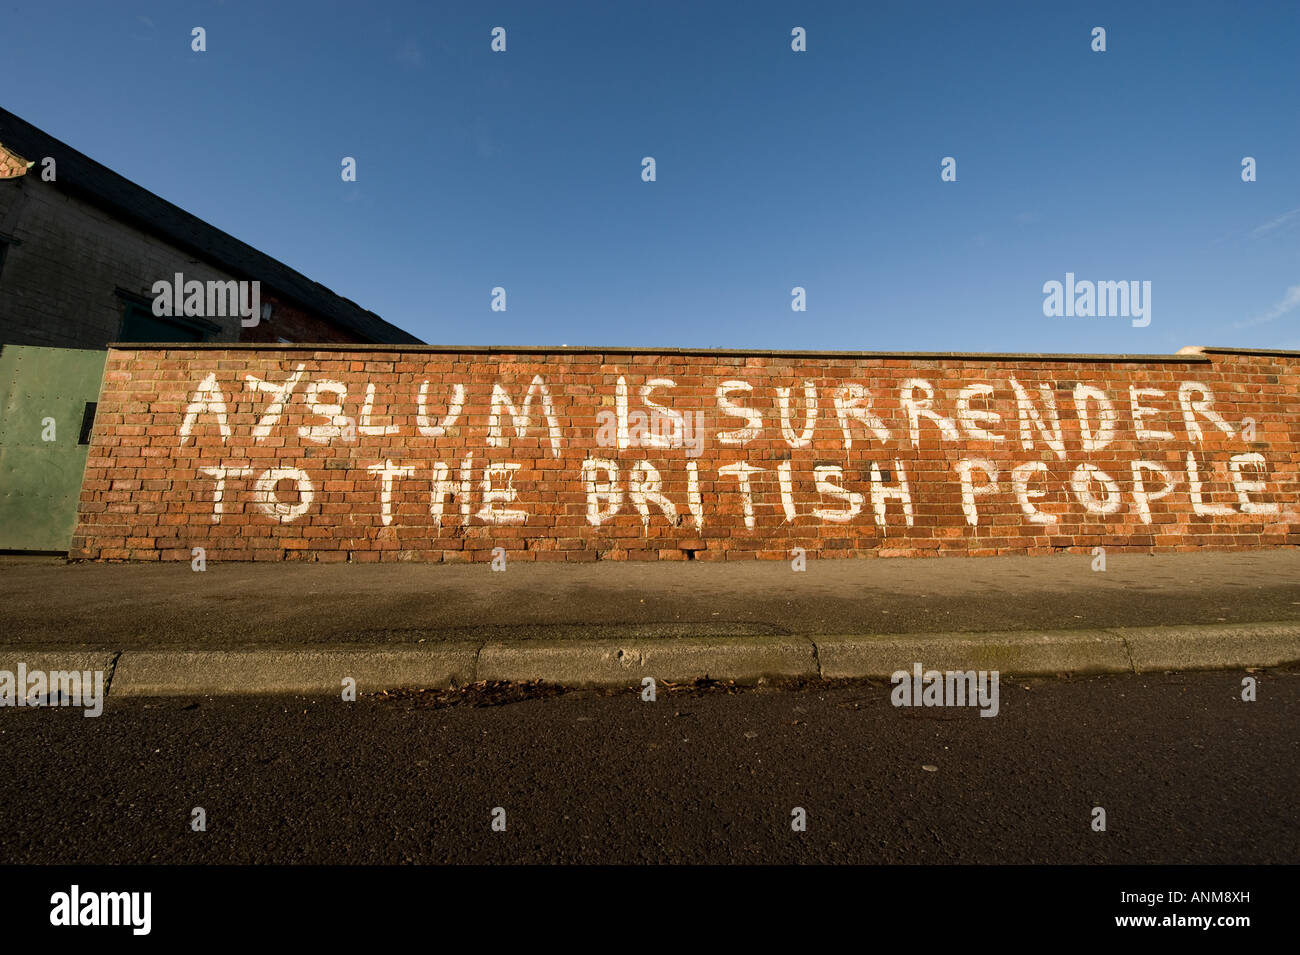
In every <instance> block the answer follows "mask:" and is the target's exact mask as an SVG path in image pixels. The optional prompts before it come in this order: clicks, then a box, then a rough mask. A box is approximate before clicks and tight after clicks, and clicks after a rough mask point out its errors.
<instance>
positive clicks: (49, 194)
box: [0, 109, 420, 350]
mask: <svg viewBox="0 0 1300 955" xmlns="http://www.w3.org/2000/svg"><path fill="white" fill-rule="evenodd" d="M177 275H182V276H183V277H184V280H185V281H186V282H199V283H203V285H204V287H205V289H206V290H207V295H206V297H205V299H204V300H203V302H202V303H199V300H198V299H195V300H194V303H195V307H192V308H181V309H179V311H180V312H182V313H183V314H173V315H163V316H160V315H157V314H155V311H156V310H155V308H154V303H155V298H156V293H155V286H156V283H158V282H160V281H165V282H169V283H171V282H174V281H175V277H176V276H177ZM254 282H257V283H260V285H259V286H258V287H257V289H256V291H257V295H256V297H255V298H254V296H253V294H252V290H253V286H252V283H254ZM230 283H246V284H245V285H243V286H237V285H232V284H230ZM214 288H215V289H216V290H217V292H218V294H217V295H216V297H215V300H214V296H213V294H212V290H213V289H214ZM238 289H242V290H243V291H244V293H246V294H245V298H244V302H245V304H250V305H251V304H252V302H253V301H256V302H257V305H258V308H257V311H258V313H259V314H257V315H256V316H255V317H253V318H241V316H240V314H239V313H238V312H237V311H236V310H235V309H234V308H226V307H223V305H225V304H227V303H228V301H229V302H233V301H234V299H233V298H229V299H227V296H226V295H225V294H224V293H226V292H231V293H234V292H236V291H237V290H238ZM214 305H215V307H211V306H214ZM159 310H164V311H166V310H168V309H159ZM170 311H177V310H176V309H170ZM187 341H193V342H220V341H241V342H265V343H268V344H269V343H275V342H321V343H374V344H386V345H402V344H420V340H419V339H418V338H416V337H415V336H413V335H411V334H409V333H407V332H404V331H402V330H401V329H400V328H397V327H396V326H394V325H391V324H389V323H388V322H386V321H384V320H383V319H382V318H380V317H379V316H378V315H375V314H374V313H373V312H369V311H366V310H365V309H363V308H361V307H360V306H359V305H357V304H356V303H355V302H351V301H349V300H347V299H345V298H343V297H341V296H339V295H335V294H334V293H333V292H331V291H330V290H329V289H327V288H325V287H324V286H323V285H320V284H319V283H317V282H313V281H312V280H311V279H309V278H307V277H306V276H304V275H302V274H300V273H299V272H296V271H294V270H293V269H291V268H290V267H289V266H287V265H285V264H284V263H282V262H278V261H276V260H275V259H273V258H271V257H270V256H269V255H265V254H263V253H261V252H259V251H257V250H256V249H254V248H252V247H251V246H249V245H247V244H245V243H243V242H241V241H239V240H238V239H236V238H235V237H234V236H231V235H229V234H227V233H225V232H223V231H221V230H220V229H218V228H215V227H214V226H211V225H209V224H208V223H206V222H204V221H202V220H201V219H199V218H197V217H195V216H193V215H190V214H189V213H188V212H185V211H184V210H183V209H180V208H178V207H176V206H174V205H172V204H171V203H170V202H167V201H166V200H164V199H161V198H159V197H158V196H156V195H154V194H153V193H151V192H149V191H148V190H147V189H144V188H142V187H140V186H137V185H136V184H135V183H133V182H131V181H129V180H127V179H125V178H123V177H122V176H120V175H118V174H117V173H115V172H113V171H112V170H111V169H108V168H106V167H105V166H102V165H100V164H99V163H97V162H95V161H94V160H93V159H90V158H89V157H87V156H85V155H83V154H82V153H80V152H78V151H77V150H75V149H73V148H72V147H70V146H68V145H66V144H65V143H62V142H60V141H59V140H57V139H55V138H54V137H52V136H50V135H48V134H46V133H44V132H42V131H41V130H39V129H37V128H36V127H35V126H33V125H31V124H30V123H27V122H25V121H23V120H22V119H20V118H18V117H17V116H15V115H13V114H12V113H10V112H8V111H6V110H4V109H0V345H34V346H50V347H58V348H81V349H97V350H98V349H104V348H106V347H107V345H108V344H109V343H110V342H187Z"/></svg>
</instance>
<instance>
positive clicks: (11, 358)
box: [0, 345, 108, 553]
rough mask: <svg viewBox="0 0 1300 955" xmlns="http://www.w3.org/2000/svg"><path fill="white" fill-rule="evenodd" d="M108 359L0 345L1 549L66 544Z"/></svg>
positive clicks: (69, 539)
mask: <svg viewBox="0 0 1300 955" xmlns="http://www.w3.org/2000/svg"><path fill="white" fill-rule="evenodd" d="M107 357H108V353H107V352H104V351H83V350H80V349H75V348H34V347H30V346H26V345H3V346H0V550H31V551H62V552H64V553H66V552H67V550H68V548H69V546H70V545H71V543H72V533H73V531H74V530H75V529H76V524H77V500H78V498H79V497H80V495H81V479H82V476H83V474H84V473H85V470H86V451H87V448H88V445H89V444H90V427H91V424H92V423H93V422H94V419H95V402H96V400H97V399H98V398H99V385H100V381H101V380H102V379H103V376H104V361H105V359H106V358H107Z"/></svg>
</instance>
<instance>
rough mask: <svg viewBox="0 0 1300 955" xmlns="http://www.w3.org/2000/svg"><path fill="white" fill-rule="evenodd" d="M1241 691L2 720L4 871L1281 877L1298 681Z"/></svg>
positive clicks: (528, 703)
mask: <svg viewBox="0 0 1300 955" xmlns="http://www.w3.org/2000/svg"><path fill="white" fill-rule="evenodd" d="M1244 675H1245V674H1243V673H1240V672H1227V671H1223V672H1203V673H1188V674H1164V675H1157V676H1150V675H1147V676H1118V677H1098V678H1087V679H1063V680H1033V681H1015V682H1014V683H1007V684H1004V685H1002V687H1001V692H1000V712H999V715H998V716H997V717H995V718H984V717H980V716H979V715H978V711H977V710H974V709H956V708H949V709H939V708H930V709H924V708H922V709H904V708H896V707H893V706H891V705H890V702H889V687H888V686H886V685H882V684H875V685H872V684H867V683H856V684H819V685H813V686H804V687H802V688H789V687H780V688H779V687H759V688H757V689H749V690H735V689H711V690H699V689H681V690H677V691H671V692H670V691H668V690H667V689H666V688H663V687H661V688H660V694H659V697H658V699H657V700H656V701H655V702H653V703H650V702H643V701H642V700H641V699H640V697H639V695H638V694H636V693H633V692H627V691H620V692H618V693H601V692H596V691H579V692H569V693H563V694H560V693H532V694H529V693H525V692H523V691H520V690H518V689H506V690H497V691H493V692H480V693H475V692H461V693H454V692H447V693H442V694H432V693H426V694H404V695H395V696H391V697H388V698H383V699H377V698H370V697H363V698H362V699H361V700H360V701H358V702H355V703H343V702H341V701H337V700H324V699H318V700H305V699H260V700H258V699H243V698H229V697H227V698H217V699H202V700H165V701H161V700H160V701H143V700H139V701H130V700H123V701H116V702H113V701H110V703H109V705H108V708H107V709H106V711H105V713H104V715H103V716H101V717H99V718H96V719H87V718H84V717H83V716H82V715H81V714H80V712H79V711H75V710H69V709H63V710H53V709H0V751H2V752H3V753H4V760H5V773H4V774H3V782H0V833H3V838H0V861H3V862H4V863H51V862H57V863H73V864H86V863H140V862H180V863H199V862H205V863H232V862H333V863H369V862H426V863H432V862H439V863H440V862H497V863H514V862H608V863H634V862H649V863H657V862H706V861H707V862H882V863H883V862H889V863H947V862H978V863H1062V862H1073V863H1193V862H1195V863H1226V862H1241V863H1296V862H1300V822H1298V819H1300V813H1297V803H1298V802H1300V734H1297V732H1296V728H1297V726H1300V671H1271V672H1266V673H1259V674H1256V676H1257V678H1258V680H1259V691H1258V692H1259V699H1258V701H1256V702H1252V703H1246V702H1243V701H1242V700H1241V699H1240V688H1241V681H1242V678H1243V676H1244ZM475 704H477V705H475ZM926 766H930V767H933V770H932V771H931V770H927V769H926V768H925V767H926ZM196 806H201V807H203V808H204V809H205V810H206V813H207V822H208V829H207V831H206V832H194V831H191V829H190V821H191V818H192V817H191V811H192V809H193V807H196ZM1096 806H1100V807H1103V808H1104V809H1105V811H1106V813H1107V831H1105V832H1094V831H1093V830H1092V828H1091V825H1090V824H1091V822H1092V818H1093V816H1092V810H1093V807H1096ZM494 807H502V808H504V809H505V819H506V829H505V831H503V832H496V831H493V830H492V827H491V820H492V815H491V814H492V810H493V808H494ZM795 807H802V808H803V809H805V810H806V813H807V831H805V832H794V831H792V829H791V819H792V816H791V812H792V809H794V808H795Z"/></svg>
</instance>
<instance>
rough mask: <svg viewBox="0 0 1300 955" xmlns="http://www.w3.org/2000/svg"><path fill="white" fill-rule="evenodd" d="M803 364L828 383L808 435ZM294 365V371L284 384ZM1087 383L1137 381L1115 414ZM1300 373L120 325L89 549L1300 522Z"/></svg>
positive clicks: (696, 540) (1036, 544) (97, 457)
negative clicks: (121, 340) (232, 339)
mask: <svg viewBox="0 0 1300 955" xmlns="http://www.w3.org/2000/svg"><path fill="white" fill-rule="evenodd" d="M247 376H253V377H254V378H255V379H256V380H257V381H256V382H250V381H248V380H247ZM535 376H540V379H541V381H542V382H543V383H544V386H545V390H546V393H547V396H549V399H550V403H551V416H550V418H549V419H548V417H547V415H546V409H545V400H544V396H543V394H542V390H541V388H536V389H534V392H533V397H532V400H531V402H530V405H529V408H528V417H529V421H528V422H527V425H526V426H525V422H524V421H523V420H522V415H523V407H522V406H523V400H524V396H525V393H526V392H527V391H528V389H529V387H530V384H531V383H532V382H534V379H535ZM327 379H328V380H329V381H333V382H338V383H340V384H341V386H343V387H344V388H346V394H345V395H343V396H341V405H342V407H341V409H331V408H328V407H320V405H321V403H328V402H332V401H333V400H334V398H335V397H339V396H337V395H336V393H335V392H333V391H330V390H328V388H325V389H322V387H321V385H322V383H323V382H324V381H325V380H327ZM652 379H667V380H670V381H672V382H673V383H674V385H673V386H671V387H670V386H668V385H666V384H663V383H661V384H659V385H658V386H657V387H655V388H654V389H653V390H652V392H651V393H650V395H649V400H650V401H651V402H654V403H656V404H658V405H660V406H663V407H666V408H669V409H671V410H673V411H675V412H677V413H679V414H680V413H682V412H688V413H689V414H688V415H686V416H684V417H683V419H682V420H683V422H684V423H689V424H690V425H693V426H694V428H693V430H691V431H690V432H689V433H687V432H685V431H680V432H678V433H677V434H676V435H674V433H673V432H672V431H671V430H670V429H668V428H667V427H663V428H661V430H660V439H661V441H663V442H664V443H668V444H671V443H672V442H673V441H674V440H675V439H676V438H681V437H683V435H684V436H685V440H679V441H678V444H679V445H682V446H668V447H660V446H650V447H647V446H644V440H645V439H644V436H643V434H642V433H641V429H640V428H639V425H640V424H642V423H643V420H644V419H643V418H642V417H640V416H638V412H639V411H640V412H644V411H645V410H646V409H647V404H646V402H645V400H643V397H642V388H643V386H645V385H646V384H647V382H648V381H650V380H652ZM1013 380H1014V381H1015V382H1017V383H1019V384H1020V386H1021V388H1022V392H1023V394H1022V395H1021V396H1018V395H1017V393H1016V390H1015V386H1014V385H1013V384H1012V382H1013ZM620 381H622V382H623V383H624V385H625V393H626V401H625V402H624V401H623V400H622V399H621V398H620V393H621V392H622V391H623V389H621V388H620ZM805 381H807V382H810V383H811V385H810V387H811V388H812V389H813V390H814V392H815V394H816V398H817V411H816V415H815V417H814V418H813V419H812V429H811V431H810V432H809V433H808V434H807V436H806V438H807V439H806V440H805V435H804V434H803V432H804V430H805V423H806V420H805V412H806V410H807V405H806V402H805V385H804V382H805ZM205 382H206V384H205ZM257 382H261V383H262V384H261V385H259V384H258V383H257ZM426 382H427V398H426V407H425V415H424V418H423V419H421V417H420V411H419V401H418V397H419V393H420V390H421V387H422V384H423V383H426ZM727 382H732V383H733V384H731V385H726V384H724V383H727ZM497 386H499V391H498V394H497V402H496V408H495V411H496V415H495V417H494V398H493V395H494V388H497ZM1080 386H1082V387H1083V388H1084V389H1085V390H1084V391H1082V392H1076V388H1078V387H1080ZM276 388H288V391H287V392H286V393H285V394H286V395H287V397H286V399H285V400H284V401H283V402H282V403H281V406H280V407H279V408H278V409H277V408H276V407H275V405H276V403H277V399H278V398H279V397H280V394H279V393H277V392H276V391H274V390H272V389H276ZM313 388H314V389H315V390H316V396H315V401H316V403H317V405H318V407H315V408H313V407H312V406H311V405H310V403H309V398H311V394H310V390H311V389H313ZM782 388H784V389H789V400H788V408H789V414H788V417H789V419H790V420H789V422H788V423H787V428H786V429H783V426H782V419H781V413H780V401H779V394H780V392H779V389H782ZM855 388H856V389H857V391H856V392H854V391H852V389H855ZM1088 388H1092V389H1097V390H1098V391H1100V392H1101V393H1102V395H1103V396H1104V398H1105V399H1106V401H1107V402H1109V404H1110V406H1111V409H1110V411H1109V412H1108V413H1107V414H1108V415H1109V417H1110V421H1111V424H1110V429H1111V430H1109V431H1106V430H1105V429H1104V427H1103V426H1102V425H1101V423H1100V421H1101V419H1102V418H1103V417H1105V416H1106V415H1103V414H1102V412H1101V411H1100V410H1099V408H1100V407H1101V406H1102V405H1103V404H1104V403H1105V402H1102V401H1099V400H1097V399H1096V398H1095V397H1094V398H1089V394H1091V393H1090V392H1088V391H1087V390H1086V389H1088ZM1202 388H1203V389H1204V391H1202ZM459 389H463V392H464V401H463V406H462V407H461V408H460V409H459V414H458V415H457V416H455V417H454V418H452V417H450V412H451V411H453V410H455V409H451V408H449V407H448V406H449V401H450V399H452V398H453V396H454V395H455V393H456V391H457V390H459ZM720 389H722V390H723V394H722V395H721V397H720V396H719V390H720ZM1043 389H1046V392H1047V394H1048V395H1050V398H1051V401H1052V403H1054V405H1055V409H1056V415H1057V416H1059V440H1057V438H1056V434H1055V432H1056V423H1055V422H1056V418H1055V417H1053V415H1052V413H1051V411H1050V409H1049V407H1048V400H1047V396H1045V395H1044V392H1043ZM1131 389H1153V392H1142V391H1138V392H1137V393H1136V404H1137V405H1138V406H1139V407H1138V412H1137V414H1136V416H1135V413H1134V409H1133V404H1134V400H1133V399H1134V397H1135V395H1134V393H1133V392H1132V391H1131ZM1180 389H1182V393H1181V397H1180ZM931 390H932V393H933V394H932V397H931V396H930V391H931ZM963 391H964V392H965V401H964V406H965V408H966V411H965V412H963V411H962V410H961V407H962V405H963V401H962V399H963ZM368 392H370V393H372V396H371V398H370V399H369V400H368V399H367V394H368ZM1154 392H1159V393H1158V394H1157V393H1154ZM837 393H838V397H839V401H838V404H837V400H836V398H837ZM1076 395H1078V396H1079V397H1080V400H1081V402H1082V407H1083V409H1084V411H1083V413H1082V415H1081V413H1080V411H1079V407H1078V405H1077V404H1076ZM1298 395H1300V356H1297V355H1295V354H1294V353H1292V354H1289V355H1288V354H1273V355H1263V354H1244V353H1231V354H1226V353H1225V354H1218V353H1216V354H1211V355H1208V356H1204V357H1202V356H1179V357H1177V358H1174V359H1163V358H1146V359H1137V360H1124V359H1118V358H1114V357H1110V358H1107V357H1104V356H1103V357H1096V356H1067V357H1065V358H1056V357H1043V356H1028V357H1026V356H1021V357H1006V356H975V355H971V356H957V357H936V356H919V357H909V356H901V355H900V356H886V355H845V354H826V355H816V354H803V355H784V356H782V355H770V354H749V355H739V356H731V355H726V354H723V353H707V354H673V353H662V354H656V353H636V354H631V353H616V352H604V353H587V352H578V351H572V350H561V351H551V352H546V353H524V352H515V353H504V352H503V353H495V352H493V353H488V352H450V351H440V350H437V349H410V348H407V349H399V348H371V349H364V348H358V349H355V350H353V349H347V350H328V349H321V350H312V349H295V348H282V349H276V348H269V347H268V348H257V349H249V348H230V347H224V348H223V347H219V346H214V347H212V348H175V349H166V350H163V349H138V350H125V349H122V350H113V351H111V352H110V354H109V357H108V364H107V368H106V372H105V381H104V387H103V393H102V395H101V398H100V403H99V414H98V417H97V420H96V422H95V431H94V437H93V440H92V446H91V449H90V455H89V459H88V462H87V468H86V477H85V485H84V488H83V491H82V498H81V506H80V520H79V526H78V529H77V532H76V537H75V539H74V542H73V549H72V555H73V556H74V557H90V558H100V559H133V560H157V559H163V560H189V559H190V557H191V549H192V548H194V547H202V548H204V549H205V551H206V555H207V558H208V559H209V560H220V559H235V560H249V559H256V560H263V559H265V560H281V559H307V560H312V559H318V560H348V559H350V560H358V561H375V560H490V559H491V558H492V555H493V551H494V549H495V548H498V547H500V548H504V552H505V553H506V555H507V556H508V558H509V559H511V560H518V559H524V560H532V559H538V560H595V559H602V558H603V559H651V560H653V559H686V558H688V557H696V558H699V559H724V558H725V559H737V558H755V557H758V558H784V559H790V558H791V556H792V555H793V553H794V551H793V549H794V548H803V549H804V551H805V552H806V554H807V556H808V557H809V558H810V559H811V558H815V557H855V556H873V555H878V556H929V555H945V554H973V555H985V554H1002V553H1029V554H1047V553H1052V552H1056V551H1062V550H1068V551H1075V552H1088V551H1090V550H1091V549H1092V548H1094V547H1098V546H1101V547H1105V548H1107V549H1112V548H1113V549H1115V550H1121V551H1156V550H1188V549H1196V548H1247V547H1266V546H1283V545H1289V546H1295V545H1297V544H1300V479H1298V477H1297V471H1298V470H1300V398H1298V397H1297V396H1298ZM506 398H508V400H509V401H510V402H513V404H514V405H515V406H516V409H517V410H518V411H519V412H520V420H519V421H518V422H516V421H515V420H514V419H513V418H512V416H511V411H510V409H509V408H508V407H506V404H505V401H504V399H506ZM222 404H224V412H225V413H224V416H223V415H222V414H220V413H219V412H220V411H221V410H222V409H221V407H220V406H221V405H222ZM367 404H369V408H368V409H367V408H366V405H367ZM737 406H738V407H739V408H745V409H750V411H748V412H746V411H742V410H738V407H737ZM620 408H625V409H626V414H625V415H622V414H620ZM868 408H869V410H868ZM1142 408H1149V409H1151V410H1150V411H1149V412H1147V413H1144V412H1143V411H1142V410H1141V409H1142ZM367 411H368V413H367ZM1035 414H1036V415H1037V416H1038V419H1039V421H1040V422H1041V427H1040V426H1039V425H1038V424H1035V423H1034V420H1033V416H1034V415H1035ZM872 415H874V416H875V419H873V418H872V417H871V416H872ZM620 418H622V420H623V421H624V422H625V426H624V428H623V433H624V434H625V436H626V440H625V441H623V442H620V440H619V433H620V428H619V420H620ZM751 419H753V420H751ZM187 423H188V426H187ZM602 423H603V425H604V426H603V428H602ZM516 424H518V425H519V426H522V427H524V434H523V435H522V436H520V435H519V434H518V433H517V431H516ZM660 424H661V425H662V424H664V419H662V418H661V419H660ZM494 426H495V430H494ZM1252 427H1253V434H1251V433H1250V432H1251V428H1252ZM747 428H748V429H750V430H748V431H746V429H747ZM846 428H847V440H846V430H845V429H846ZM914 428H915V431H914ZM1139 428H1141V429H1142V430H1144V431H1145V432H1146V433H1140V431H1139ZM390 429H391V430H390ZM981 430H982V431H983V432H985V433H984V434H981V433H980V432H981ZM1045 431H1046V432H1047V434H1045V433H1044V432H1045ZM787 432H788V433H787ZM1161 432H1164V433H1166V434H1164V435H1162V434H1160V433H1161ZM1229 432H1230V433H1229ZM1090 433H1091V435H1092V438H1093V442H1092V444H1091V445H1090V444H1089V443H1088V440H1087V439H1088V437H1089V434H1090ZM313 439H314V440H313ZM998 439H1000V440H998ZM850 442H851V443H850ZM620 443H622V444H625V445H627V446H625V447H624V446H620ZM846 444H847V445H849V446H846ZM589 459H598V460H600V461H603V462H612V463H613V464H616V465H617V474H616V475H614V474H612V472H611V471H610V470H608V464H602V465H599V466H596V465H591V464H588V470H587V471H586V472H585V475H584V462H587V461H589ZM963 462H965V463H963ZM970 462H976V463H974V464H972V463H970ZM1134 462H1146V463H1147V465H1149V466H1147V467H1137V468H1136V471H1137V473H1138V476H1139V477H1140V478H1141V484H1140V485H1139V483H1138V481H1137V480H1135V476H1134V475H1135V464H1134ZM488 467H490V468H491V470H490V471H489V470H485V468H488ZM204 469H207V470H206V471H205V470H204ZM385 469H387V470H385ZM755 469H761V470H755ZM817 469H821V470H820V471H819V470H817ZM1159 469H1163V473H1162V472H1161V470H1159ZM990 472H993V473H990ZM385 473H387V475H388V478H389V480H388V484H389V487H390V494H389V496H388V501H387V502H386V503H385V501H384V495H383V493H382V489H383V486H384V483H385V481H384V475H385ZM963 473H965V474H966V475H967V478H966V481H965V484H964V485H963V480H962V477H961V475H962V474H963ZM222 475H224V487H223V488H222V490H221V493H220V500H219V501H218V500H217V493H216V491H217V484H218V478H219V477H220V476H222ZM1166 475H1167V480H1166ZM819 478H820V480H821V484H820V487H819V484H818V479H819ZM1234 478H1235V483H1234ZM990 479H992V483H991V482H990ZM746 480H747V482H748V485H749V489H750V493H749V494H748V495H746V494H744V493H743V491H742V488H743V485H744V483H745V481H746ZM300 482H301V483H300ZM437 482H441V484H438V483H437ZM435 486H438V487H440V489H441V491H443V492H445V493H444V494H441V495H438V496H437V500H439V501H441V518H440V521H439V519H438V518H437V517H435V515H434V513H433V512H432V508H431V502H432V500H433V498H434V495H433V493H432V492H433V489H434V488H435ZM904 486H905V488H906V491H905V496H904V491H903V488H904ZM301 491H307V493H306V494H305V495H304V494H302V493H301ZM1161 492H1167V493H1163V494H1162V493H1161ZM616 496H617V498H616ZM616 500H617V501H618V503H620V506H619V507H617V508H615V507H614V504H615V502H616ZM665 502H666V504H665ZM747 502H748V506H747ZM665 508H667V509H670V510H671V511H672V516H671V518H670V517H669V516H668V515H667V514H666V513H665ZM747 511H748V513H747ZM815 511H816V512H818V513H815ZM909 511H910V516H909Z"/></svg>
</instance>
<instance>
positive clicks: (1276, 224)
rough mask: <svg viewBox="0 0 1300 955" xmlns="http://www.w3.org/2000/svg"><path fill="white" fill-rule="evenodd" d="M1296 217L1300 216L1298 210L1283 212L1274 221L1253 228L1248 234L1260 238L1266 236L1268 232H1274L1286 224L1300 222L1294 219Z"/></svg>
mask: <svg viewBox="0 0 1300 955" xmlns="http://www.w3.org/2000/svg"><path fill="white" fill-rule="evenodd" d="M1297 216H1300V209H1292V210H1291V211H1290V212H1284V213H1282V214H1281V215H1280V216H1278V217H1277V218H1276V219H1269V220H1268V221H1267V222H1265V223H1264V224H1263V225H1258V226H1255V228H1253V229H1251V230H1250V234H1251V235H1254V236H1260V235H1267V234H1268V233H1270V232H1275V231H1277V230H1278V229H1280V228H1282V227H1283V226H1284V225H1286V224H1287V223H1288V222H1292V223H1294V222H1297V221H1300V220H1298V219H1297V218H1296V217H1297Z"/></svg>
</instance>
